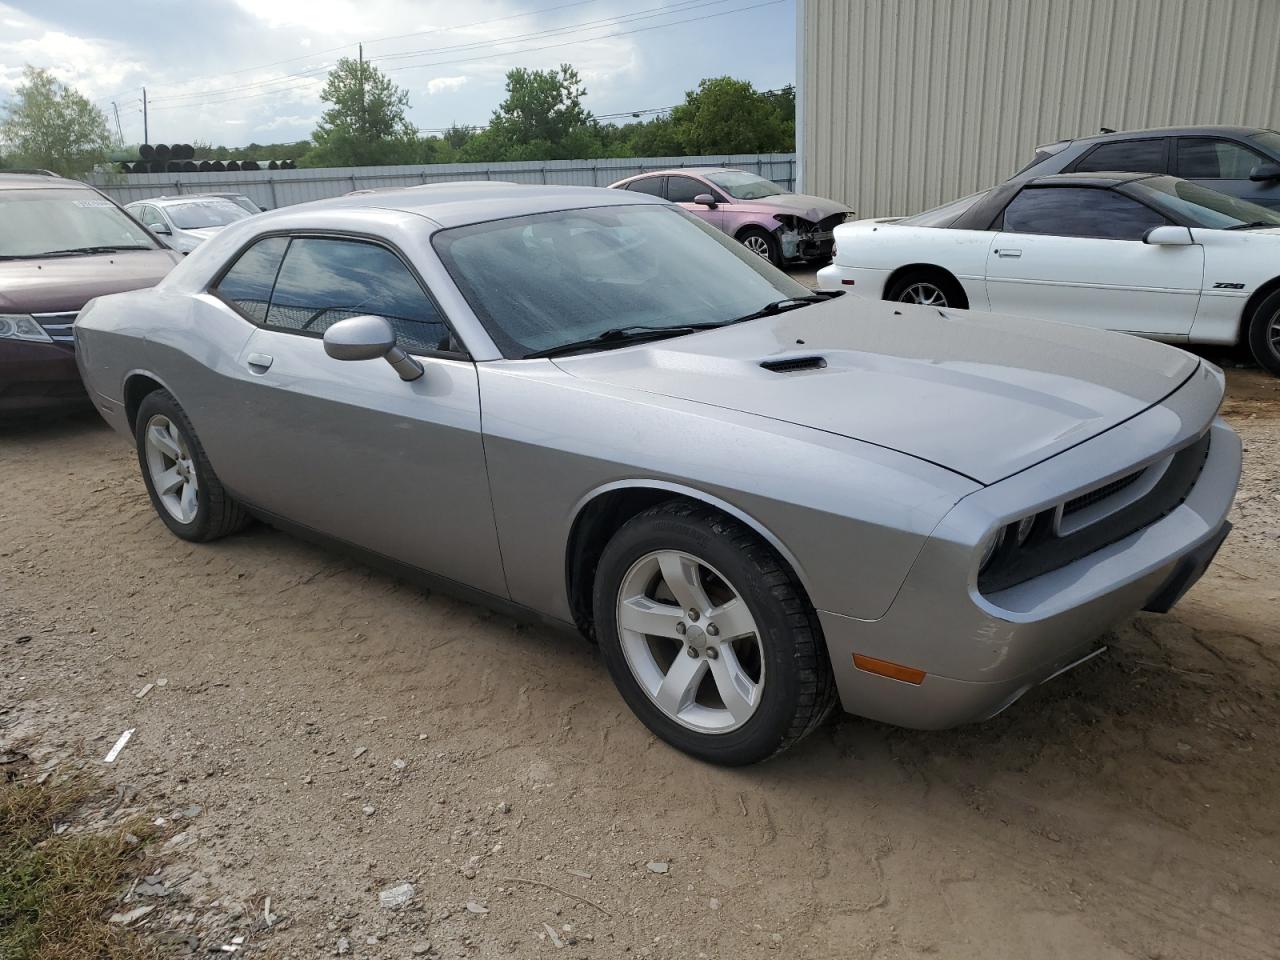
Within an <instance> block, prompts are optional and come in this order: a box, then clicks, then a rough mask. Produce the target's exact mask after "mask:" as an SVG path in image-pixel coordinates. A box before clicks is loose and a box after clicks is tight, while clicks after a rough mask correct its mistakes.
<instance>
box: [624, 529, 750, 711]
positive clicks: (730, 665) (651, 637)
mask: <svg viewBox="0 0 1280 960" xmlns="http://www.w3.org/2000/svg"><path fill="white" fill-rule="evenodd" d="M617 622H618V637H619V639H620V640H621V646H622V652H623V655H624V656H625V658H626V662H627V666H628V667H629V668H630V669H631V673H632V675H633V676H634V677H635V679H636V681H637V682H638V683H639V685H640V687H641V689H643V690H644V691H645V693H646V694H648V696H649V698H650V699H651V700H652V701H653V702H654V703H655V704H656V705H657V706H658V708H659V709H660V710H661V711H662V712H663V713H664V714H665V715H666V716H667V717H668V718H670V719H671V720H673V721H675V722H676V723H678V724H680V725H681V726H683V727H686V728H688V729H690V730H694V731H696V732H698V733H710V734H720V733H728V732H729V731H731V730H736V729H738V728H739V727H741V726H742V725H743V724H744V723H746V722H747V721H748V720H750V719H751V717H752V716H753V715H754V714H755V712H756V709H757V708H758V707H759V705H760V698H761V696H762V694H763V692H764V683H765V675H764V648H763V646H762V645H761V641H760V634H759V630H758V628H757V626H756V621H755V618H754V617H753V616H752V615H751V611H750V610H749V609H748V608H747V604H746V601H745V600H744V599H743V598H742V595H741V593H739V592H738V590H736V589H735V588H734V587H733V585H732V584H731V583H730V582H729V581H728V580H727V579H726V578H725V577H724V576H723V575H722V574H720V573H719V572H718V571H717V570H715V569H714V568H713V567H711V566H710V564H707V563H705V562H704V561H702V560H700V559H698V558H697V557H695V556H693V555H691V554H688V553H683V552H680V551H677V550H657V551H654V552H652V553H649V554H646V555H645V556H643V557H641V558H640V559H639V560H637V561H636V562H635V563H634V564H632V565H631V568H630V570H628V571H627V574H626V576H625V577H623V580H622V586H621V588H620V589H619V591H618V599H617Z"/></svg>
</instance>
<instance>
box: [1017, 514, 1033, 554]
mask: <svg viewBox="0 0 1280 960" xmlns="http://www.w3.org/2000/svg"><path fill="white" fill-rule="evenodd" d="M1035 525H1036V515H1035V514H1032V515H1031V516H1029V517H1023V518H1022V519H1021V520H1019V521H1018V529H1017V531H1016V534H1015V535H1016V537H1017V544H1018V546H1022V545H1023V544H1024V543H1026V542H1027V537H1029V536H1031V528H1032V527H1034V526H1035Z"/></svg>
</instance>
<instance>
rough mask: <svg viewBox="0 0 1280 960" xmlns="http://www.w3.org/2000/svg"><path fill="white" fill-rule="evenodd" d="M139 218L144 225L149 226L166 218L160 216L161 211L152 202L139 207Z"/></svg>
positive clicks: (162, 221)
mask: <svg viewBox="0 0 1280 960" xmlns="http://www.w3.org/2000/svg"><path fill="white" fill-rule="evenodd" d="M136 216H137V218H138V219H139V220H141V221H142V224H143V226H146V227H149V226H151V225H152V224H153V223H164V219H163V218H162V217H161V216H160V212H159V211H158V210H156V208H155V207H153V206H151V205H150V204H145V205H143V206H141V207H139V208H138V212H137V214H136Z"/></svg>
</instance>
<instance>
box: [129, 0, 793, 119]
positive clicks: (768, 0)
mask: <svg viewBox="0 0 1280 960" xmlns="http://www.w3.org/2000/svg"><path fill="white" fill-rule="evenodd" d="M721 2H723V0H721ZM786 2H788V0H762V2H759V3H753V4H749V5H747V6H744V7H735V8H733V9H731V10H723V11H720V12H718V13H709V14H703V15H702V16H698V17H686V18H683V19H680V20H672V21H669V22H667V23H659V24H653V25H650V26H647V27H637V28H635V29H632V30H620V31H615V32H613V33H604V34H599V35H597V36H594V37H582V38H580V39H576V40H568V41H563V42H560V43H552V44H545V45H543V46H536V47H526V48H524V49H521V50H512V51H507V52H505V53H500V54H495V55H484V56H477V57H464V58H460V59H455V60H437V61H433V62H430V63H414V64H405V65H402V66H398V67H387V68H386V69H385V71H384V72H386V73H395V72H399V71H401V70H416V69H422V68H425V67H441V66H451V65H454V64H459V63H475V62H477V61H480V60H489V59H492V58H493V57H494V56H498V57H512V56H519V55H521V54H525V53H537V52H539V51H542V50H555V49H560V48H563V47H570V46H576V45H578V44H581V43H590V42H593V41H596V40H610V39H614V38H616V37H625V36H631V35H633V34H637V33H647V32H649V31H651V30H662V29H665V28H667V27H675V26H681V25H683V24H686V23H696V22H699V21H703V20H712V19H715V18H717V17H726V16H730V15H732V14H735V13H745V12H746V11H748V10H756V9H759V8H762V7H772V6H777V5H778V4H780V3H786ZM281 79H283V78H281ZM297 79H305V80H306V82H305V83H302V84H298V85H295V86H293V87H290V88H283V89H280V90H270V91H264V92H260V93H248V94H244V95H241V96H236V97H225V98H218V99H205V100H203V101H201V102H200V103H198V104H191V105H190V106H203V105H209V106H216V105H221V104H225V103H235V102H238V101H241V100H252V99H256V98H258V97H261V96H271V95H275V94H281V93H288V92H291V91H296V90H300V89H302V87H303V86H305V85H306V83H310V82H311V80H310V78H302V77H300V78H297ZM184 106H188V105H186V104H176V103H169V104H165V105H162V106H154V107H153V108H152V109H155V110H165V109H167V110H173V109H179V108H180V107H184Z"/></svg>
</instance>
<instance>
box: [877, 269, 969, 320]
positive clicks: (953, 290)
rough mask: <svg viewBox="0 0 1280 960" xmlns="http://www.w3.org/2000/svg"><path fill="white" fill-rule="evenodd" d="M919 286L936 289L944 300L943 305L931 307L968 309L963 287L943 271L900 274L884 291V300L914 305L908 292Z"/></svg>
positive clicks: (967, 299)
mask: <svg viewBox="0 0 1280 960" xmlns="http://www.w3.org/2000/svg"><path fill="white" fill-rule="evenodd" d="M920 284H927V285H929V286H931V287H933V288H934V289H936V290H937V291H938V292H939V293H940V294H941V295H942V296H943V298H944V299H945V303H935V304H933V306H938V307H953V308H955V309H957V310H968V309H969V298H968V297H966V296H965V294H964V287H962V286H960V282H959V281H958V280H956V278H955V277H953V276H951V274H949V273H947V272H945V271H943V270H911V271H909V272H907V273H904V274H902V275H901V276H899V277H898V278H897V279H895V280H894V281H893V283H891V284H890V285H889V286H888V288H887V289H886V290H885V294H884V298H885V299H886V300H894V301H896V302H898V303H916V302H917V301H916V300H915V299H914V298H912V297H911V294H910V292H909V291H911V290H912V288H914V287H916V286H917V285H920Z"/></svg>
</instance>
